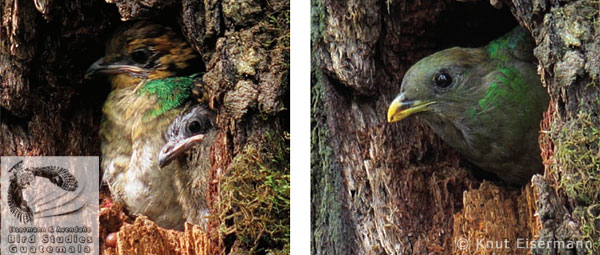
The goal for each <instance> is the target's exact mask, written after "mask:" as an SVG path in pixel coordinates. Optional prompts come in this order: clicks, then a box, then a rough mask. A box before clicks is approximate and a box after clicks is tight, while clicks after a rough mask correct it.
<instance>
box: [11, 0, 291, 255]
mask: <svg viewBox="0 0 600 255" xmlns="http://www.w3.org/2000/svg"><path fill="white" fill-rule="evenodd" d="M107 2H108V3H103V2H101V1H38V0H35V1H34V0H26V1H20V0H14V1H11V0H9V1H3V2H2V3H1V5H2V10H1V12H2V18H1V20H0V86H1V89H2V90H1V91H0V107H1V115H0V120H1V122H0V144H1V146H0V153H1V154H0V155H19V156H25V155H99V153H100V150H99V137H98V126H99V123H100V119H101V112H100V109H101V106H102V104H103V102H104V100H105V98H106V95H107V94H108V92H109V91H108V84H107V83H101V82H99V81H86V80H84V77H83V75H84V73H85V70H86V69H87V68H88V67H89V65H90V64H91V63H93V62H94V61H95V60H97V59H98V58H100V57H101V56H103V55H104V42H105V41H106V39H107V38H108V37H109V36H110V35H111V33H112V32H113V31H114V30H115V29H116V28H117V27H119V26H120V25H122V23H123V21H127V20H136V19H150V20H153V21H155V22H158V23H162V24H165V25H169V26H172V27H175V28H176V29H177V30H180V31H181V33H182V34H183V35H184V36H185V37H186V39H187V40H188V41H189V42H190V44H191V45H192V46H193V48H194V49H196V50H197V51H198V52H200V53H201V55H202V57H203V58H204V60H205V62H206V69H207V72H206V74H204V76H203V81H204V83H205V84H206V86H207V87H206V90H207V93H208V97H209V101H210V105H211V107H213V108H214V109H215V110H216V111H217V112H218V117H217V124H218V126H219V128H220V135H219V138H218V141H217V142H216V143H215V144H214V145H213V147H212V148H211V153H212V155H211V163H212V168H211V174H210V177H211V179H212V181H211V182H210V194H209V195H208V200H209V205H210V207H211V209H212V211H211V212H212V214H213V215H214V217H213V218H211V220H210V224H209V226H208V229H207V230H204V231H202V230H199V229H197V228H195V227H190V228H189V229H188V230H186V231H185V232H183V233H176V232H173V231H165V230H156V229H158V228H157V227H156V226H154V225H153V224H152V223H149V222H147V221H144V220H142V219H138V221H135V223H133V225H131V223H132V222H131V221H129V223H127V221H126V222H123V219H124V218H123V217H117V216H118V215H120V213H119V212H120V209H119V207H115V208H113V210H116V211H112V212H111V211H103V212H102V215H103V216H102V217H101V222H102V225H103V226H101V228H104V232H103V237H105V236H106V234H107V233H108V232H111V231H117V230H118V229H119V227H120V226H121V224H124V227H122V228H121V230H120V232H119V235H118V243H117V249H116V250H115V249H110V250H107V251H105V252H108V253H113V252H116V253H120V254H131V252H132V251H136V253H138V254H147V252H151V253H154V254H206V253H210V254H244V253H264V252H266V251H269V252H271V253H274V254H279V253H283V254H285V253H288V252H289V133H288V132H289V112H288V110H287V109H288V108H289V85H288V84H289V78H288V77H289V50H290V49H289V33H290V30H289V1H255V0H247V1H229V0H223V1H218V0H205V1H192V0H181V1H179V0H172V1H156V0H148V1H146V0H144V1H133V0H132V1H130V0H114V1H107ZM265 180H268V181H265ZM257 198H259V199H258V200H257ZM111 215H112V216H111ZM147 233H154V235H152V236H148V235H147ZM207 233H210V234H207ZM143 236H146V237H147V238H146V237H144V238H143V239H140V238H141V237H143ZM136 239H138V240H141V241H140V242H136V243H133V241H132V240H136ZM188 239H189V240H188ZM154 242H156V243H157V245H156V246H152V243H154ZM140 247H143V248H140ZM186 247H187V248H186ZM190 247H192V248H190ZM194 247H195V248H194ZM202 247H204V248H202ZM206 247H209V248H206ZM144 251H145V252H146V253H144ZM163 252H164V253H163Z"/></svg>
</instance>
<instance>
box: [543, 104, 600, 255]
mask: <svg viewBox="0 0 600 255" xmlns="http://www.w3.org/2000/svg"><path fill="white" fill-rule="evenodd" d="M580 102H582V103H581V105H579V107H578V108H579V109H580V110H579V112H578V113H577V114H576V115H575V116H573V117H572V118H570V119H569V120H567V121H565V122H563V124H561V126H556V125H558V124H554V125H555V126H553V127H552V132H551V134H552V136H553V137H554V144H555V149H554V153H555V159H556V161H557V164H555V165H554V166H553V168H552V169H551V174H552V175H553V176H555V178H556V179H557V180H558V187H559V189H561V190H562V191H563V192H564V193H565V194H566V195H567V196H568V197H569V198H570V199H571V200H572V201H574V202H575V204H576V208H575V210H574V212H573V214H574V215H576V216H577V217H579V220H580V226H581V227H580V232H581V234H582V239H583V240H584V241H591V242H592V243H593V244H594V245H593V251H589V252H592V254H597V252H598V251H600V229H599V228H600V216H599V215H600V118H599V117H600V116H598V113H597V109H600V100H598V99H595V100H587V101H586V100H585V99H584V98H581V101H580ZM584 102H585V103H584Z"/></svg>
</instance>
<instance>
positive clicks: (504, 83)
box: [388, 27, 548, 186]
mask: <svg viewBox="0 0 600 255" xmlns="http://www.w3.org/2000/svg"><path fill="white" fill-rule="evenodd" d="M533 47H535V43H534V41H533V39H532V38H531V36H530V35H529V33H528V31H527V30H525V29H524V28H522V27H517V28H515V29H513V30H512V31H511V32H509V33H507V34H505V35H503V36H502V37H500V38H498V39H496V40H494V41H492V42H490V43H489V44H488V45H487V46H485V47H482V48H459V47H454V48H450V49H446V50H442V51H439V52H436V53H434V54H432V55H430V56H428V57H426V58H424V59H422V60H420V61H419V62H417V63H416V64H414V65H413V66H412V67H411V68H410V69H409V70H408V71H407V72H406V74H405V76H404V79H403V80H402V85H401V88H400V94H399V95H398V96H396V98H395V99H394V100H393V102H392V103H391V104H390V106H389V108H388V122H390V123H392V122H396V121H400V120H402V119H404V118H406V117H408V116H411V115H417V116H419V117H420V119H422V120H423V121H425V122H426V123H427V124H428V125H429V126H430V127H431V128H432V129H433V131H434V132H435V133H436V134H437V135H439V136H440V137H441V138H442V139H443V140H444V141H445V142H446V143H448V144H449V145H450V146H451V147H453V148H454V149H456V150H457V151H458V152H460V153H461V154H462V155H463V156H464V157H465V158H466V159H467V160H468V161H470V162H472V163H473V164H474V165H476V166H478V167H479V168H481V169H482V170H484V171H486V172H490V173H493V174H495V175H497V176H498V177H499V178H500V179H502V180H503V181H504V182H506V183H507V184H509V185H518V186H520V185H524V184H525V183H527V182H528V181H529V180H530V178H531V176H532V175H533V174H535V173H539V172H541V171H542V162H541V156H540V148H539V144H538V136H539V130H540V126H539V125H540V121H541V120H542V116H543V112H544V111H545V110H546V108H547V106H548V94H547V92H546V90H545V89H544V88H543V87H542V84H541V82H540V77H539V76H538V75H537V72H536V64H535V62H536V59H535V57H534V56H533Z"/></svg>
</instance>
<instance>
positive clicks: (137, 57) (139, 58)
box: [131, 50, 150, 64]
mask: <svg viewBox="0 0 600 255" xmlns="http://www.w3.org/2000/svg"><path fill="white" fill-rule="evenodd" d="M148 57H150V56H148V53H147V52H146V51H144V50H137V51H134V52H133V53H131V58H132V59H133V61H135V62H136V63H138V64H146V61H148Z"/></svg>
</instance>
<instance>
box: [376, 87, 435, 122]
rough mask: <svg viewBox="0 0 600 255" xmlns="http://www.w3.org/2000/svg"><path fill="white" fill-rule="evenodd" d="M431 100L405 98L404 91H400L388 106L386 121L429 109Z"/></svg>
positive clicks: (398, 119) (393, 120) (401, 118)
mask: <svg viewBox="0 0 600 255" xmlns="http://www.w3.org/2000/svg"><path fill="white" fill-rule="evenodd" d="M432 104H435V102H433V101H421V100H407V99H406V96H405V95H404V93H400V95H398V96H397V97H396V98H395V99H394V101H392V103H391V104H390V106H389V107H388V114H387V115H388V123H393V122H396V121H400V120H403V119H404V118H406V117H408V116H410V115H413V114H415V113H419V112H425V111H429V110H431V109H430V108H429V106H430V105H432Z"/></svg>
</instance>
